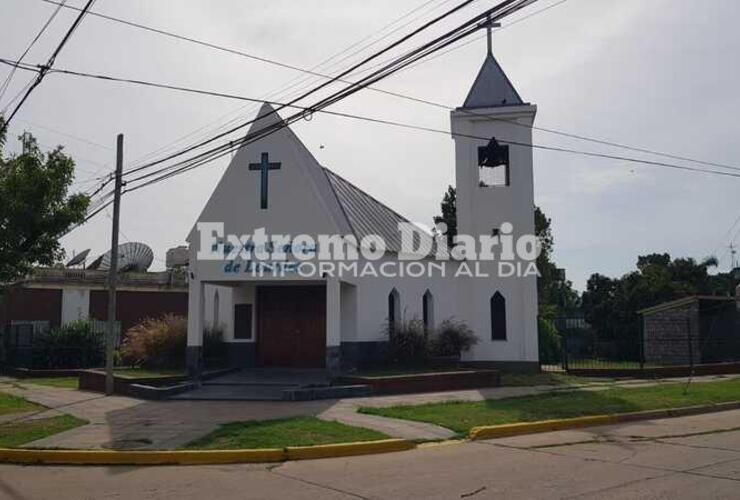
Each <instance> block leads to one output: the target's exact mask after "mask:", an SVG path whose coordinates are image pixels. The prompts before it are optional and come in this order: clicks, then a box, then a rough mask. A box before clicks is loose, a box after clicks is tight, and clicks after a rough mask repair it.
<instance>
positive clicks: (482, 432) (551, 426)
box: [468, 401, 740, 441]
mask: <svg viewBox="0 0 740 500" xmlns="http://www.w3.org/2000/svg"><path fill="white" fill-rule="evenodd" d="M737 409H740V401H730V402H726V403H715V404H710V405H700V406H686V407H683V408H668V409H664V410H647V411H638V412H633V413H617V414H615V415H593V416H588V417H576V418H563V419H556V420H540V421H538V422H520V423H516V424H503V425H484V426H479V427H473V428H472V429H470V433H469V434H468V439H470V440H471V441H476V440H480V439H496V438H502V437H511V436H521V435H524V434H536V433H540V432H550V431H560V430H566V429H576V428H579V427H591V426H597V425H610V424H618V423H626V422H637V421H640V420H651V419H656V418H672V417H686V416H690V415H700V414H703V413H714V412H718V411H727V410H737Z"/></svg>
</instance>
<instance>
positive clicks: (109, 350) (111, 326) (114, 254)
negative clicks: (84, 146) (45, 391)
mask: <svg viewBox="0 0 740 500" xmlns="http://www.w3.org/2000/svg"><path fill="white" fill-rule="evenodd" d="M122 176H123V134H118V140H117V142H116V182H115V195H114V198H113V234H112V235H111V247H110V269H109V270H108V332H107V335H106V336H105V393H106V394H107V395H108V396H110V395H111V394H113V340H114V338H115V336H116V280H117V279H118V226H119V221H120V218H121V186H122V179H121V177H122Z"/></svg>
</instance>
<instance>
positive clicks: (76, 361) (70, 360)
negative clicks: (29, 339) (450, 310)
mask: <svg viewBox="0 0 740 500" xmlns="http://www.w3.org/2000/svg"><path fill="white" fill-rule="evenodd" d="M31 351H32V360H31V363H32V366H33V367H34V368H46V369H65V368H93V367H99V366H102V365H103V364H104V363H105V335H104V334H100V333H96V332H93V330H92V325H91V323H90V322H88V321H75V322H72V323H68V324H66V325H64V326H61V327H58V328H53V329H52V330H50V331H49V332H48V333H46V334H45V335H39V336H37V337H35V338H34V339H33V344H32V349H31Z"/></svg>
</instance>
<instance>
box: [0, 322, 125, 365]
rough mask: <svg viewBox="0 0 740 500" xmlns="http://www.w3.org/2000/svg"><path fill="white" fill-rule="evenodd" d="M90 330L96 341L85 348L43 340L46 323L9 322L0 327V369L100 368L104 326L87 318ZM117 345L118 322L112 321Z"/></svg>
mask: <svg viewBox="0 0 740 500" xmlns="http://www.w3.org/2000/svg"><path fill="white" fill-rule="evenodd" d="M89 324H90V331H91V333H92V335H93V337H95V338H97V339H99V342H97V343H96V342H92V343H90V342H88V343H85V345H60V344H59V343H58V342H56V343H49V342H46V339H47V338H48V336H49V333H50V331H51V329H52V328H51V326H50V324H49V322H48V321H24V322H13V323H11V324H10V325H6V326H5V327H4V328H0V366H9V367H14V368H31V369H37V368H44V369H46V368H90V367H95V366H98V365H100V363H101V361H100V360H101V359H102V358H101V357H102V356H103V355H104V353H105V336H106V334H107V331H108V323H107V322H106V321H100V320H96V319H91V320H90V321H89ZM120 343H121V323H120V322H118V321H117V322H116V330H115V336H114V346H115V347H116V348H117V347H118V346H119V345H120Z"/></svg>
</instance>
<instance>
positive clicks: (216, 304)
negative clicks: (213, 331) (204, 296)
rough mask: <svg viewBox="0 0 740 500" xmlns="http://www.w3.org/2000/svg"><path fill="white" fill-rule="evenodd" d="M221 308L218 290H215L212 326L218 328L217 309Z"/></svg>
mask: <svg viewBox="0 0 740 500" xmlns="http://www.w3.org/2000/svg"><path fill="white" fill-rule="evenodd" d="M220 308H221V298H220V297H219V295H218V290H216V293H215V294H214V295H213V328H218V323H219V321H218V320H219V317H218V313H219V309H220Z"/></svg>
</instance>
